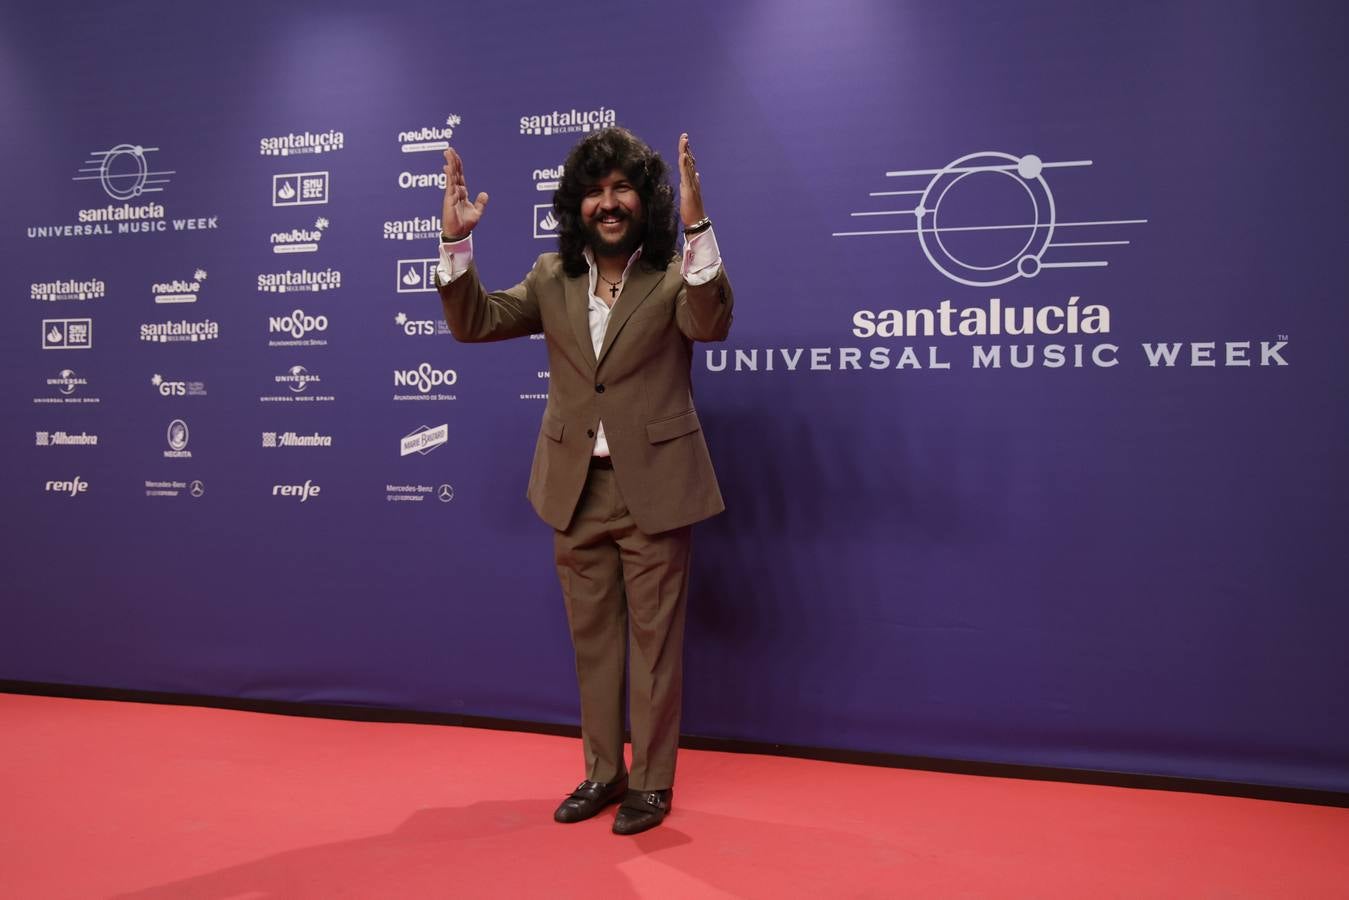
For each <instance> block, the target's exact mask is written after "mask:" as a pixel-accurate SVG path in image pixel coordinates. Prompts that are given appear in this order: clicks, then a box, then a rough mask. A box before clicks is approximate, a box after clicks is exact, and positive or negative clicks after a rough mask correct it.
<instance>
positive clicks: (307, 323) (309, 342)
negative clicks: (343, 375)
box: [267, 309, 328, 347]
mask: <svg viewBox="0 0 1349 900" xmlns="http://www.w3.org/2000/svg"><path fill="white" fill-rule="evenodd" d="M327 330H328V317H327V316H311V315H309V314H308V313H306V312H305V311H304V310H302V309H297V310H294V311H293V312H291V313H290V315H287V316H268V317H267V331H268V332H269V333H271V334H284V335H288V336H289V337H290V339H289V340H270V341H268V342H267V346H269V347H326V346H327V345H328V341H327V340H325V339H323V338H311V337H308V335H310V334H313V333H315V332H321V331H327Z"/></svg>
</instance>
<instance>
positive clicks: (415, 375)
mask: <svg viewBox="0 0 1349 900" xmlns="http://www.w3.org/2000/svg"><path fill="white" fill-rule="evenodd" d="M458 380H459V375H458V374H457V373H456V372H455V371H454V369H437V368H436V367H434V366H432V365H431V364H430V363H422V364H421V365H420V366H418V367H417V368H415V369H395V370H394V373H393V386H394V387H415V388H416V389H417V390H419V391H421V392H422V393H423V394H429V393H431V391H432V390H434V389H435V388H438V387H451V386H452V385H453V384H454V383H455V382H456V381H458Z"/></svg>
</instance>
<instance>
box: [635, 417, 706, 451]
mask: <svg viewBox="0 0 1349 900" xmlns="http://www.w3.org/2000/svg"><path fill="white" fill-rule="evenodd" d="M700 428H702V426H701V425H699V424H698V413H697V412H695V411H694V410H689V411H688V412H682V413H679V414H678V415H676V416H670V417H669V418H668V419H657V420H656V421H655V422H649V423H647V426H646V437H647V440H649V441H650V442H651V443H653V444H659V443H661V442H662V441H669V440H674V439H675V438H677V437H683V436H684V435H686V434H692V433H693V432H695V431H697V430H699V429H700Z"/></svg>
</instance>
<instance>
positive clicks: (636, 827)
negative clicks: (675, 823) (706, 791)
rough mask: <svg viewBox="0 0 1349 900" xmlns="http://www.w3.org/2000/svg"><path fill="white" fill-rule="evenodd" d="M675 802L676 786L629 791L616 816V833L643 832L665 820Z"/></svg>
mask: <svg viewBox="0 0 1349 900" xmlns="http://www.w3.org/2000/svg"><path fill="white" fill-rule="evenodd" d="M673 803H674V788H666V789H665V790H663V791H628V795H627V796H626V797H624V798H623V805H622V806H620V807H619V808H618V815H616V816H614V834H641V833H642V832H643V831H646V830H647V829H649V828H655V827H656V826H657V825H659V824H660V823H661V822H662V821H664V820H665V814H666V813H668V812H669V811H670V807H671V806H672V805H673Z"/></svg>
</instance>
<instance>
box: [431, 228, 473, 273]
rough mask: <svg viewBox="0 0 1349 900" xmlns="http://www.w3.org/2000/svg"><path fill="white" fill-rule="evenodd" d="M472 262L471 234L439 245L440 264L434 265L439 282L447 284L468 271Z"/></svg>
mask: <svg viewBox="0 0 1349 900" xmlns="http://www.w3.org/2000/svg"><path fill="white" fill-rule="evenodd" d="M472 262H473V235H469V236H468V237H466V238H464V239H463V240H462V241H454V242H453V243H442V244H441V245H440V264H439V265H438V266H437V267H436V271H437V273H438V274H439V276H440V277H439V279H438V280H439V281H440V283H441V284H449V283H450V282H451V281H454V280H455V279H456V278H458V277H459V276H460V275H463V274H464V273H465V272H467V271H468V267H469V265H471V264H472Z"/></svg>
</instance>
